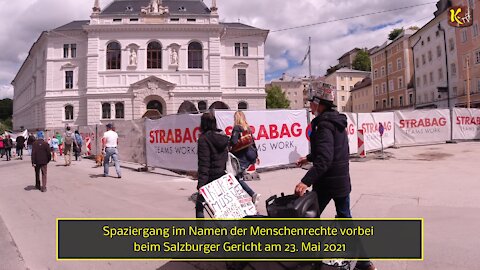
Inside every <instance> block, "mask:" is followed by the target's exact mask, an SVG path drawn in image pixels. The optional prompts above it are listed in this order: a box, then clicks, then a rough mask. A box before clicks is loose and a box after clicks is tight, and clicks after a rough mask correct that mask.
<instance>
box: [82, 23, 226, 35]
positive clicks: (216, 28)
mask: <svg viewBox="0 0 480 270" xmlns="http://www.w3.org/2000/svg"><path fill="white" fill-rule="evenodd" d="M83 29H84V30H85V31H87V32H88V33H95V32H115V31H118V32H128V31H194V32H198V31H201V32H218V34H220V32H221V31H222V30H223V27H222V26H221V25H218V24H118V25H105V24H96V25H85V26H84V27H83Z"/></svg>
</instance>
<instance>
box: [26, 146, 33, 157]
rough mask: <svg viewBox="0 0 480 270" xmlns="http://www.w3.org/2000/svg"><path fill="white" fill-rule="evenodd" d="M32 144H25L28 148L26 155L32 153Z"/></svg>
mask: <svg viewBox="0 0 480 270" xmlns="http://www.w3.org/2000/svg"><path fill="white" fill-rule="evenodd" d="M32 146H33V145H31V144H30V145H27V149H28V155H29V156H31V155H32Z"/></svg>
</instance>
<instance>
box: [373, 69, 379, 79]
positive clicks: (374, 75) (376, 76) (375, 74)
mask: <svg viewBox="0 0 480 270" xmlns="http://www.w3.org/2000/svg"><path fill="white" fill-rule="evenodd" d="M373 78H374V79H376V78H378V69H375V71H374V72H373Z"/></svg>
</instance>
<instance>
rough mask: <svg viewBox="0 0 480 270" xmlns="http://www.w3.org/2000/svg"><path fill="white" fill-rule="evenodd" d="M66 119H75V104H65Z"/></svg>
mask: <svg viewBox="0 0 480 270" xmlns="http://www.w3.org/2000/svg"><path fill="white" fill-rule="evenodd" d="M65 120H73V106H72V105H67V106H65Z"/></svg>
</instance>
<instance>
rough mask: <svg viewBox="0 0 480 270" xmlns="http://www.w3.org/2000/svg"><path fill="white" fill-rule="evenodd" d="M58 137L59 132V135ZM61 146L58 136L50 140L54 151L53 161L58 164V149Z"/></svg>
mask: <svg viewBox="0 0 480 270" xmlns="http://www.w3.org/2000/svg"><path fill="white" fill-rule="evenodd" d="M56 135H58V132H57V134H56ZM59 146H60V141H59V140H58V139H57V136H53V138H52V139H50V148H51V150H52V160H53V162H57V154H58V151H59V150H58V149H59Z"/></svg>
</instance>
